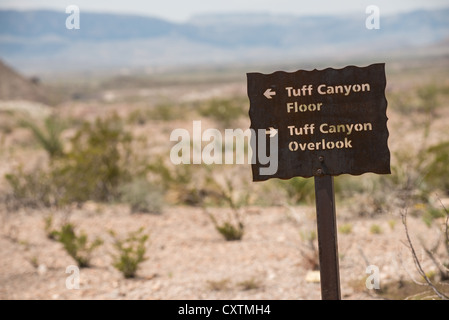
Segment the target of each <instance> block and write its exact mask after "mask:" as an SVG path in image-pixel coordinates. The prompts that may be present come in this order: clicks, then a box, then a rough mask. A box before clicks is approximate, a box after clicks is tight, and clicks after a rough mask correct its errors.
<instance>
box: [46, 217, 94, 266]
mask: <svg viewBox="0 0 449 320" xmlns="http://www.w3.org/2000/svg"><path fill="white" fill-rule="evenodd" d="M54 234H55V238H56V239H57V241H59V242H60V243H62V245H63V246H64V249H65V250H66V251H67V253H68V254H69V255H70V256H71V257H72V258H73V259H74V260H75V261H76V263H77V264H78V266H79V267H80V268H86V267H89V265H90V259H91V255H92V251H93V250H95V249H96V248H97V247H99V246H101V245H102V244H103V240H101V239H100V238H96V239H95V240H94V241H93V242H89V241H88V240H89V239H88V236H87V234H85V233H84V232H81V233H80V234H79V235H77V234H76V233H75V227H74V226H73V224H71V223H66V224H64V225H63V226H62V227H61V230H59V231H56V232H55V233H54Z"/></svg>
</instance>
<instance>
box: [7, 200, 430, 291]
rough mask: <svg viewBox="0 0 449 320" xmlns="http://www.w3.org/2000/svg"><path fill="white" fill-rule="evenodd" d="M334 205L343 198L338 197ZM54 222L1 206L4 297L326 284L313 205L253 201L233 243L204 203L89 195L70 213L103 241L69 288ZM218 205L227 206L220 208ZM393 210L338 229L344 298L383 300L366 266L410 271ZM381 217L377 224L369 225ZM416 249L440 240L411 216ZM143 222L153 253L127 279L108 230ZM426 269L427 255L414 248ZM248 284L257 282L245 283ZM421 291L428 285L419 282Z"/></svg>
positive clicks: (394, 273)
mask: <svg viewBox="0 0 449 320" xmlns="http://www.w3.org/2000/svg"><path fill="white" fill-rule="evenodd" d="M337 205H338V204H337ZM50 213H51V214H53V215H54V218H55V222H56V223H60V222H62V221H63V219H64V217H65V218H66V217H67V215H66V214H65V213H63V212H48V211H28V212H26V211H20V212H14V213H11V214H7V213H6V212H5V211H2V213H1V217H2V223H1V225H2V228H1V236H0V299H275V300H276V299H320V284H319V282H317V280H316V279H313V277H311V275H313V274H311V273H310V271H311V270H310V268H309V266H310V265H309V264H308V263H307V260H306V259H305V255H304V252H307V251H306V250H305V249H306V242H305V241H304V240H303V239H302V238H301V233H303V234H304V232H307V231H309V232H310V231H313V230H314V228H316V226H315V221H314V218H313V217H314V208H313V207H306V206H305V207H294V208H283V207H270V208H247V209H246V210H245V215H244V217H245V223H246V226H247V228H246V233H245V235H244V238H243V240H241V241H232V242H227V241H225V240H223V239H222V238H221V236H220V234H219V233H217V232H216V230H215V229H214V227H213V225H212V223H211V221H210V219H209V217H208V216H207V215H205V214H204V213H203V212H202V210H201V209H197V208H190V207H170V208H167V209H166V210H165V212H164V213H163V214H161V215H149V214H131V213H130V212H129V210H128V209H127V207H123V206H105V205H101V204H94V203H87V204H86V205H84V206H83V208H80V209H77V210H74V211H72V213H71V214H70V220H71V221H72V222H73V223H74V224H75V225H77V226H78V228H79V230H84V231H85V232H87V233H88V234H89V236H90V239H92V238H93V237H96V236H100V237H101V238H103V240H104V241H105V244H104V245H103V246H102V247H100V248H98V249H97V250H96V251H95V252H94V253H93V256H92V260H91V263H92V266H91V267H90V268H83V269H81V270H80V273H79V280H80V286H79V289H68V288H67V286H66V282H67V281H68V283H69V284H70V283H73V282H70V281H72V280H73V278H71V277H70V276H71V275H73V273H66V269H67V268H68V267H69V266H70V265H74V264H75V263H74V261H73V260H72V259H71V258H70V257H69V256H68V255H67V253H66V252H65V251H64V249H63V247H62V245H61V244H60V243H57V242H55V241H52V240H50V239H48V238H47V237H46V234H45V231H44V218H45V217H46V216H47V215H48V214H50ZM215 214H216V215H217V216H218V217H220V215H221V214H225V211H224V210H223V209H220V210H219V209H217V210H216V212H215ZM389 218H390V219H388V220H387V219H385V218H382V219H373V218H362V219H357V220H352V221H348V220H347V219H346V218H344V217H343V218H341V219H339V221H338V223H339V225H343V224H348V223H350V224H351V226H352V232H351V233H349V234H342V233H341V232H339V235H338V237H339V239H338V242H339V255H340V275H341V291H342V297H343V298H344V299H377V298H379V296H377V295H376V293H375V290H374V289H372V290H368V289H367V288H366V287H365V281H366V279H367V277H368V276H370V274H369V273H366V268H367V266H368V265H375V266H377V267H378V268H379V271H380V272H379V275H380V286H381V288H382V286H383V285H384V284H386V283H389V282H390V283H391V282H395V281H398V280H401V279H402V280H411V276H414V277H416V278H418V277H417V276H416V269H415V267H414V264H413V262H412V260H411V255H410V252H409V250H408V248H407V247H406V245H405V243H404V241H405V233H404V228H403V226H402V224H401V221H400V219H399V217H398V215H393V214H392V215H391V217H389ZM373 224H376V225H379V226H380V228H381V233H379V234H373V233H372V232H371V231H370V228H371V226H372V225H373ZM409 226H410V231H411V233H412V235H414V238H415V240H414V241H415V242H416V246H417V248H421V246H420V245H419V241H418V240H417V238H416V237H417V236H418V235H419V237H420V238H422V239H425V241H426V242H427V243H429V244H431V243H435V241H436V239H437V236H438V234H437V232H436V229H435V228H436V227H433V228H427V227H426V226H425V225H424V224H423V223H422V221H421V220H420V219H418V218H413V217H410V218H409ZM140 227H144V228H145V230H146V232H147V233H148V234H149V235H150V238H151V240H150V242H149V243H148V246H147V254H146V256H147V258H148V260H147V261H145V262H144V263H142V264H141V268H140V269H139V272H138V277H137V278H136V279H124V278H123V276H122V274H121V273H120V272H119V271H117V270H116V269H114V268H113V267H112V266H111V261H112V259H111V252H113V247H112V245H111V244H112V239H111V237H110V236H109V234H108V230H110V229H113V230H117V232H119V234H120V235H125V234H126V233H127V232H129V231H133V230H136V229H138V228H140ZM418 253H419V254H420V257H421V258H422V259H423V265H424V266H425V267H426V268H427V270H429V271H430V270H432V268H433V265H432V263H431V261H429V259H428V258H427V257H426V256H425V255H424V253H423V251H422V249H420V250H418ZM249 287H251V288H249ZM423 291H424V289H423Z"/></svg>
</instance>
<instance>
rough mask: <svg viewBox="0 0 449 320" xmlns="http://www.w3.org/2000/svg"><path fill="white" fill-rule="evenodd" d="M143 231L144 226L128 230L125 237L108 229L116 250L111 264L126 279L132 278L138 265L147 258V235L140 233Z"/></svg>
mask: <svg viewBox="0 0 449 320" xmlns="http://www.w3.org/2000/svg"><path fill="white" fill-rule="evenodd" d="M143 231H144V228H140V229H138V230H137V231H133V232H130V233H129V234H128V236H127V238H125V239H120V238H118V237H117V235H116V233H115V232H114V231H113V230H111V231H109V233H110V234H111V236H112V237H113V238H114V247H115V249H116V251H117V254H116V255H112V258H113V266H114V268H116V269H117V270H119V271H120V272H121V273H122V274H123V276H124V277H125V278H127V279H128V278H134V277H135V276H136V273H137V270H138V268H139V265H140V264H141V263H142V262H144V261H145V260H147V258H146V257H145V253H146V242H147V241H148V239H149V236H148V235H146V234H142V233H143Z"/></svg>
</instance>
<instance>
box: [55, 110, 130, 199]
mask: <svg viewBox="0 0 449 320" xmlns="http://www.w3.org/2000/svg"><path fill="white" fill-rule="evenodd" d="M130 143H131V136H130V135H129V134H128V133H127V132H125V131H124V130H123V128H122V125H121V122H120V121H119V118H118V117H117V116H114V117H112V118H110V119H106V120H101V119H97V120H96V121H95V123H94V124H90V123H85V124H84V125H83V126H82V127H81V129H80V130H78V132H77V134H76V135H75V136H74V137H73V139H72V149H71V150H70V151H69V152H67V154H66V156H65V157H64V159H63V161H61V163H59V165H58V166H57V167H56V168H55V169H54V170H53V181H54V182H55V183H56V184H57V185H59V186H61V188H64V189H65V190H64V198H63V200H64V202H84V201H87V200H94V201H110V200H113V199H116V198H117V196H118V187H119V185H120V184H121V183H126V182H128V181H130V172H129V170H128V164H127V157H128V156H129V154H131V149H130Z"/></svg>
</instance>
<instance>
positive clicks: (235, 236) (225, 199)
mask: <svg viewBox="0 0 449 320" xmlns="http://www.w3.org/2000/svg"><path fill="white" fill-rule="evenodd" d="M211 181H212V180H209V184H211V186H214V187H215V188H216V191H215V192H214V193H213V194H214V199H215V201H218V203H224V204H225V205H226V206H228V207H229V211H228V216H227V219H225V220H224V221H223V222H219V221H218V220H217V219H216V218H215V216H214V215H213V214H212V213H210V212H208V211H207V209H206V207H205V203H203V204H202V205H203V210H204V211H205V212H206V213H207V214H208V215H209V218H210V219H211V221H212V223H213V224H214V226H215V229H216V230H217V231H218V232H219V233H220V234H221V235H222V236H223V237H224V238H225V240H226V241H236V240H241V239H242V238H243V235H244V233H245V226H244V224H243V220H242V218H241V215H240V208H241V207H242V206H244V205H246V204H247V203H248V197H249V193H240V197H237V198H236V197H235V193H234V186H233V184H232V180H231V179H226V186H225V187H223V186H221V185H220V184H218V183H216V182H215V181H214V183H212V182H211Z"/></svg>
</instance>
